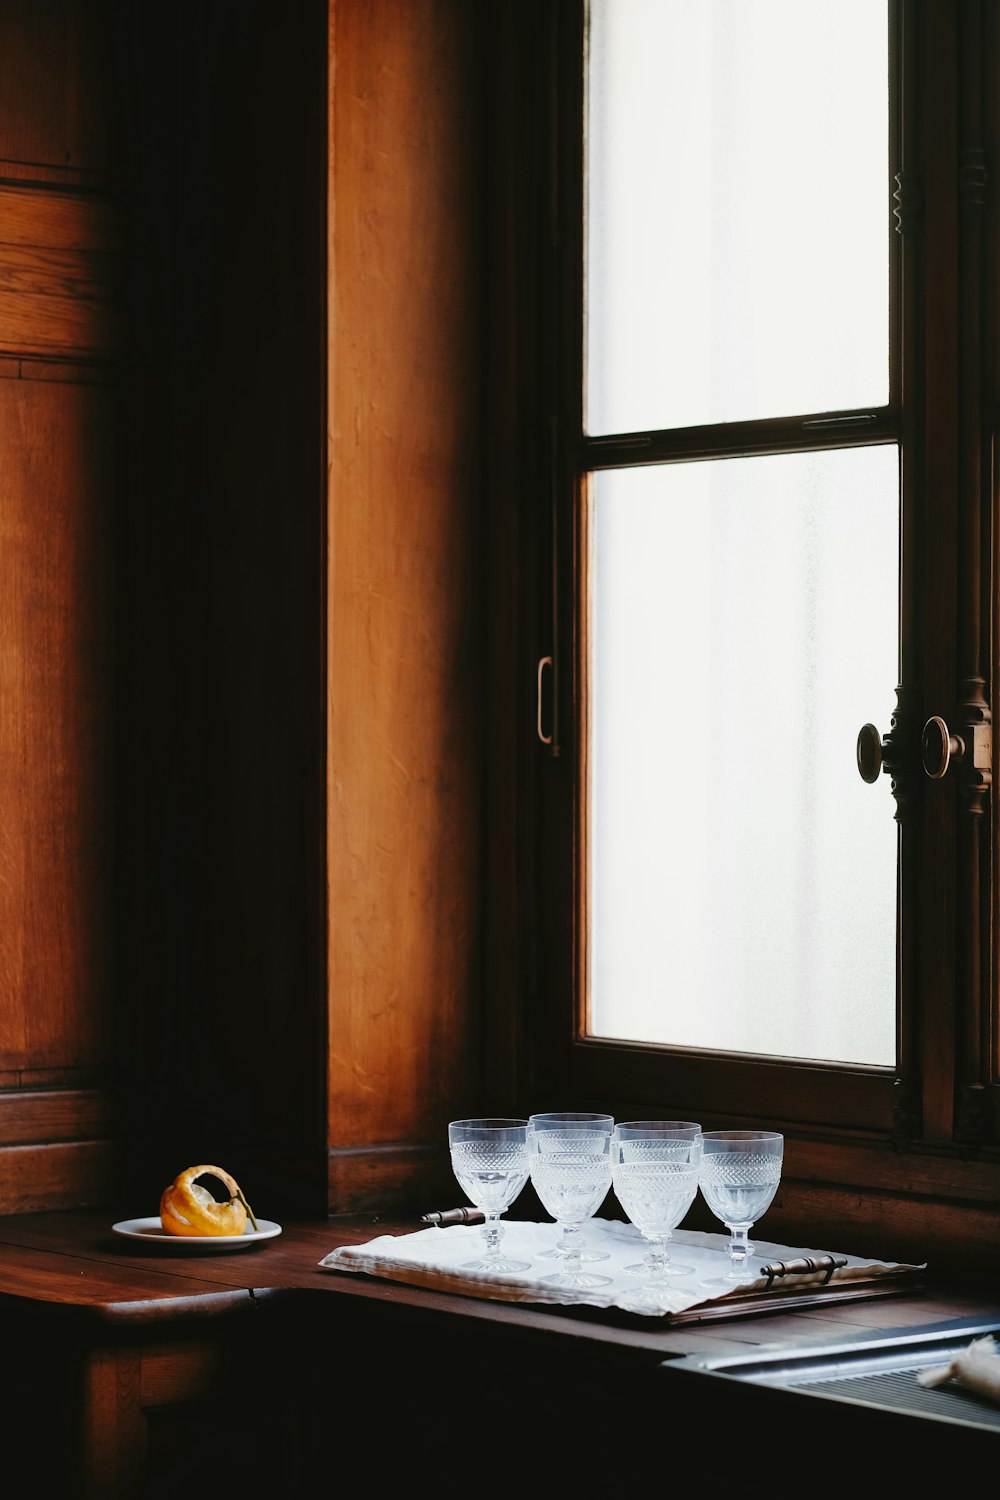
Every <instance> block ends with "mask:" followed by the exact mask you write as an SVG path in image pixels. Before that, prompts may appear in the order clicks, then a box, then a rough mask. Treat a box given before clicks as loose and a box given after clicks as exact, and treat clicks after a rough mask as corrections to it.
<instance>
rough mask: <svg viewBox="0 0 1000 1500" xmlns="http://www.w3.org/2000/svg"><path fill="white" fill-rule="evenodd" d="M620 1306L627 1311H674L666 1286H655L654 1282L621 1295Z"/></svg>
mask: <svg viewBox="0 0 1000 1500" xmlns="http://www.w3.org/2000/svg"><path fill="white" fill-rule="evenodd" d="M618 1306H619V1307H621V1308H623V1309H624V1311H625V1312H641V1313H650V1312H652V1313H668V1312H673V1311H674V1308H673V1307H672V1306H671V1303H670V1295H669V1293H668V1291H667V1289H666V1287H660V1286H655V1285H654V1284H652V1283H650V1284H648V1285H647V1286H644V1287H643V1286H637V1287H636V1288H635V1290H634V1291H631V1292H628V1293H626V1295H625V1296H624V1297H619V1299H618Z"/></svg>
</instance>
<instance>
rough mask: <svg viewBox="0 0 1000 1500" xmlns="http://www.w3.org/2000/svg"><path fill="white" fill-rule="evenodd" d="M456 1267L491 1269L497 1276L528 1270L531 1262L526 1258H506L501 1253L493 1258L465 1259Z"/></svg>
mask: <svg viewBox="0 0 1000 1500" xmlns="http://www.w3.org/2000/svg"><path fill="white" fill-rule="evenodd" d="M458 1269H459V1270H460V1271H487V1272H489V1271H493V1272H495V1273H496V1275H498V1276H507V1275H510V1274H512V1273H513V1272H514V1271H530V1270H531V1262H530V1261H527V1260H508V1259H507V1257H506V1256H505V1255H501V1256H499V1257H497V1258H495V1259H493V1260H485V1259H483V1260H467V1261H466V1262H465V1263H464V1265H461V1266H459V1268H458Z"/></svg>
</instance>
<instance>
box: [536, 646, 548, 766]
mask: <svg viewBox="0 0 1000 1500" xmlns="http://www.w3.org/2000/svg"><path fill="white" fill-rule="evenodd" d="M546 667H549V668H550V669H551V667H552V658H551V656H542V657H540V658H539V661H538V684H537V690H536V703H535V727H536V729H537V730H538V738H539V739H540V740H541V742H542V744H543V745H551V743H552V735H551V734H543V733H542V673H543V672H544V671H545V668H546Z"/></svg>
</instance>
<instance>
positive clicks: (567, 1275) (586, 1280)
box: [542, 1271, 611, 1291]
mask: <svg viewBox="0 0 1000 1500" xmlns="http://www.w3.org/2000/svg"><path fill="white" fill-rule="evenodd" d="M542 1282H543V1283H544V1285H545V1286H564V1287H569V1288H571V1289H573V1288H578V1289H580V1290H582V1291H587V1290H588V1289H589V1288H590V1287H597V1286H610V1285H611V1277H610V1276H597V1275H595V1274H594V1272H593V1271H556V1272H555V1274H554V1275H552V1276H543V1277H542Z"/></svg>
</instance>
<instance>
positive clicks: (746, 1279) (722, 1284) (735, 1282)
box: [698, 1271, 757, 1292]
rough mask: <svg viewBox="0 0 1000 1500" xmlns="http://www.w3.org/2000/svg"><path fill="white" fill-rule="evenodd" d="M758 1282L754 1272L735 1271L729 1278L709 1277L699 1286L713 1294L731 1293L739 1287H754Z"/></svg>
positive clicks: (700, 1282)
mask: <svg viewBox="0 0 1000 1500" xmlns="http://www.w3.org/2000/svg"><path fill="white" fill-rule="evenodd" d="M756 1280H757V1277H756V1276H755V1275H754V1273H753V1272H752V1271H733V1272H732V1274H731V1275H729V1276H709V1277H707V1278H706V1280H705V1281H699V1283H698V1285H699V1286H704V1287H707V1288H708V1289H709V1291H713V1292H731V1291H732V1290H733V1288H734V1287H737V1286H752V1285H753V1283H754V1282H755V1281H756Z"/></svg>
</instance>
